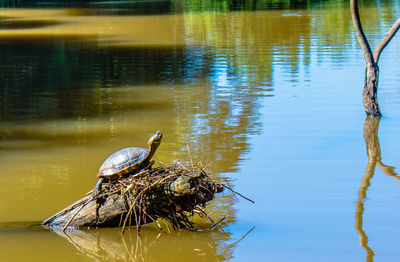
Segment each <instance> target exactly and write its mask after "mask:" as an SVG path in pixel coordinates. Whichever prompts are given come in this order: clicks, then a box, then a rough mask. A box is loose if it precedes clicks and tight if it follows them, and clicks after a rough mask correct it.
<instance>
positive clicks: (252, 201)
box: [221, 184, 256, 204]
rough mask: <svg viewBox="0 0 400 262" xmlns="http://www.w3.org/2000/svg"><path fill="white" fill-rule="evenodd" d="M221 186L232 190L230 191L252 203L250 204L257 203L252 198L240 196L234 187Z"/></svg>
mask: <svg viewBox="0 0 400 262" xmlns="http://www.w3.org/2000/svg"><path fill="white" fill-rule="evenodd" d="M221 186H223V187H225V188H227V189H228V190H230V191H232V192H233V193H235V194H237V195H239V196H241V197H242V198H244V199H246V200H248V201H250V202H251V203H253V204H254V203H256V202H255V201H253V200H251V199H250V198H248V197H245V196H244V195H242V194H240V193H239V192H237V191H235V190H233V189H232V187H230V186H227V185H224V184H221Z"/></svg>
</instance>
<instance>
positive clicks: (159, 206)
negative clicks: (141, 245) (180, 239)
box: [100, 162, 226, 230]
mask: <svg viewBox="0 0 400 262" xmlns="http://www.w3.org/2000/svg"><path fill="white" fill-rule="evenodd" d="M225 187H226V186H225V185H224V184H223V183H222V182H219V181H218V180H216V179H212V178H211V177H210V176H209V175H208V174H207V172H206V171H205V170H204V169H203V168H202V167H201V166H200V165H199V164H196V165H194V164H190V165H189V164H187V165H184V164H182V163H179V162H178V163H174V164H171V165H162V166H160V167H157V168H154V169H150V170H145V171H142V172H140V173H138V174H136V175H133V176H130V177H128V178H126V179H121V180H119V181H118V183H115V184H106V185H105V187H104V188H103V190H104V193H103V194H102V195H101V196H100V197H105V198H107V197H109V196H110V195H113V194H118V195H120V196H123V198H124V200H125V205H126V207H127V213H126V215H125V218H124V221H123V223H122V224H121V225H120V226H122V230H124V228H125V227H126V225H137V226H140V225H143V224H147V223H148V222H155V223H157V225H158V226H159V227H161V226H160V225H159V223H158V221H157V219H158V218H162V219H164V220H166V221H168V222H169V223H170V224H171V225H172V226H173V227H174V228H185V229H189V230H194V229H195V227H194V225H193V222H192V221H191V220H190V218H191V217H192V216H193V215H194V214H195V213H197V214H199V215H200V216H205V217H207V218H209V217H208V215H207V213H206V212H205V211H204V210H203V207H205V205H206V204H207V202H209V201H211V200H212V199H213V198H214V195H215V193H218V192H221V191H223V189H224V188H225ZM209 219H211V218H209ZM211 221H212V220H211Z"/></svg>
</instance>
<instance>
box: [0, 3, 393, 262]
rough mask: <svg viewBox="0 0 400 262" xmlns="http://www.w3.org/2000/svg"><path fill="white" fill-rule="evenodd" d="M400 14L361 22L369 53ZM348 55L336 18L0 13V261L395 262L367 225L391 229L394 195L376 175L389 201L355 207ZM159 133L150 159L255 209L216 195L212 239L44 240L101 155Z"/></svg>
mask: <svg viewBox="0 0 400 262" xmlns="http://www.w3.org/2000/svg"><path fill="white" fill-rule="evenodd" d="M126 2H128V1H126ZM107 4H109V3H107V2H99V3H98V5H107ZM110 4H111V3H110ZM121 4H122V3H121ZM396 10H397V9H396V8H392V5H391V4H387V5H382V6H381V7H380V9H379V10H378V9H377V8H376V7H375V6H372V5H371V6H363V14H364V15H365V16H367V17H369V18H370V19H368V20H366V21H365V28H366V29H367V30H368V31H369V32H379V33H375V34H376V35H374V36H372V39H373V42H374V41H375V42H376V41H377V39H378V40H379V38H380V35H384V32H385V30H383V29H380V28H381V27H382V28H388V27H389V26H390V23H391V21H392V20H393V18H394V17H396V15H398V11H396ZM378 11H379V12H378ZM396 12H397V13H396ZM382 13H383V14H384V15H382ZM377 21H379V23H377ZM378 29H380V30H378ZM391 45H393V46H394V49H398V46H399V45H398V43H397V44H396V42H395V40H394V42H393V43H391ZM356 46H357V43H356V42H355V40H354V37H353V35H352V29H351V20H350V17H349V13H348V12H347V9H346V7H345V6H339V7H337V8H331V9H330V8H327V9H321V10H308V9H300V10H282V11H279V10H275V11H255V12H253V11H240V12H189V13H186V14H177V13H173V14H164V15H129V14H128V15H126V14H125V15H121V16H118V15H114V14H113V13H112V12H108V11H104V10H96V9H77V8H76V9H1V10H0V47H1V50H3V51H2V52H3V53H2V59H1V61H0V67H1V70H0V76H1V77H0V83H1V88H0V95H1V97H0V109H1V110H0V116H1V121H0V159H1V160H2V162H1V163H2V164H1V165H0V184H1V187H0V254H1V257H0V258H1V259H0V260H5V261H23V260H32V261H39V260H40V261H75V260H77V261H93V260H99V261H188V260H189V261H225V260H235V259H236V260H240V261H249V260H254V261H262V260H264V259H265V260H266V261H267V260H271V261H338V260H339V261H358V260H360V259H361V260H365V258H366V259H367V261H372V260H373V259H374V258H375V257H374V254H378V255H376V258H377V259H379V258H380V257H383V260H381V261H385V262H387V261H392V260H393V252H392V253H391V251H390V250H388V249H390V248H389V247H391V245H392V244H391V243H396V240H397V238H396V236H397V235H396V233H397V232H398V231H399V230H398V229H397V228H396V227H395V226H393V224H390V226H391V227H390V228H389V229H388V228H383V229H382V230H381V231H379V230H376V228H379V229H381V228H382V227H383V226H382V225H383V223H380V222H374V221H377V220H375V219H374V218H376V217H378V218H379V215H378V214H381V213H382V214H388V213H390V212H392V213H390V214H391V215H393V217H398V213H396V212H394V211H393V210H392V208H390V206H391V205H393V204H394V205H395V204H396V203H398V202H396V201H398V199H396V197H397V195H396V192H397V191H395V190H398V189H397V188H396V189H393V187H394V186H396V183H395V182H396V181H394V182H393V181H392V180H393V179H392V178H391V177H390V182H386V181H381V180H379V179H382V176H375V177H374V179H378V185H380V186H381V187H380V188H385V189H386V190H387V192H383V193H382V192H379V193H382V194H381V195H379V196H381V197H382V198H384V199H385V200H387V201H386V202H385V203H384V204H383V205H382V206H383V207H384V208H381V209H378V211H377V210H376V209H373V208H376V206H377V204H376V202H374V201H375V200H376V199H377V193H375V192H368V196H369V197H371V199H372V201H371V203H369V202H366V203H367V204H366V205H364V204H365V203H364V201H365V199H366V195H367V193H366V191H367V188H371V187H368V186H369V184H368V183H369V182H370V180H371V178H372V175H373V173H374V170H372V171H371V170H370V169H371V166H372V164H369V165H368V167H367V170H365V163H367V161H368V159H367V157H366V153H365V144H364V143H365V142H366V143H367V148H368V143H369V142H368V141H367V138H366V139H365V141H364V140H363V138H362V131H360V130H362V125H363V124H364V123H363V121H364V116H363V114H362V113H363V112H362V107H361V104H357V103H358V102H359V99H360V94H359V93H360V92H359V90H360V89H361V87H362V78H363V71H362V70H363V64H362V56H360V54H359V52H358V51H357V50H358V49H357V48H356ZM390 50H391V49H389V50H387V52H392V54H393V53H394V52H393V50H392V51H390ZM385 52H386V50H385ZM382 59H385V57H382ZM386 59H389V60H387V62H386V64H388V65H389V66H388V67H391V68H386V69H382V72H389V73H392V74H391V75H390V76H386V78H385V77H384V76H383V77H382V80H381V81H382V82H381V84H382V86H385V87H386V89H383V91H382V93H380V95H382V96H380V99H381V98H382V100H381V101H383V104H382V109H383V111H384V112H386V113H387V114H388V115H390V116H391V117H392V119H395V120H398V119H397V118H396V114H395V113H393V112H396V109H397V108H398V105H399V102H398V101H397V100H396V99H397V98H398V91H397V88H396V84H397V83H399V82H400V80H399V79H398V77H397V75H398V74H397V75H396V74H395V68H396V67H397V64H396V62H397V60H398V59H397V58H396V56H394V55H392V56H389V58H386ZM384 65H385V63H382V66H383V67H384ZM326 72H328V73H326ZM338 72H339V73H338ZM360 79H361V80H360ZM385 79H389V80H385ZM385 81H386V82H385ZM337 88H339V89H337ZM338 94H343V96H340V95H338ZM385 94H386V95H385ZM385 102H386V103H385ZM338 105H339V106H338ZM388 105H390V106H388ZM338 107H339V109H337V108H338ZM388 119H389V120H385V119H384V120H383V122H385V121H386V123H381V126H382V125H383V126H384V127H385V126H386V127H387V126H388V125H389V124H390V125H392V126H393V127H392V129H390V131H389V132H387V133H389V135H386V136H385V138H386V139H388V140H389V141H390V142H391V143H390V144H393V145H395V144H396V143H397V140H396V136H395V135H391V134H392V133H396V132H395V131H396V127H397V124H396V121H394V120H390V118H388ZM385 124H386V125H385ZM155 130H162V131H163V133H164V140H163V142H162V145H161V147H160V148H159V149H158V151H157V153H156V155H155V157H154V158H155V159H156V160H159V161H164V162H171V161H174V160H176V159H181V160H183V161H187V160H188V153H187V145H189V147H190V150H191V155H192V156H193V158H194V159H193V160H194V161H202V162H204V163H209V164H210V170H211V171H212V172H213V173H214V175H221V176H225V175H227V176H228V177H229V179H230V180H231V181H232V183H233V184H235V185H237V187H238V188H239V189H240V191H241V192H242V193H244V194H245V195H249V197H251V198H254V199H255V200H256V205H250V204H249V203H247V202H246V203H245V202H240V201H238V200H237V199H235V198H234V197H232V196H231V195H230V194H227V193H226V194H223V195H221V196H219V197H218V198H217V200H216V201H215V202H214V203H213V204H212V205H211V206H210V208H209V211H211V212H212V213H211V214H212V216H213V217H215V218H221V217H223V216H225V215H227V216H228V218H227V219H226V221H224V223H223V224H222V225H221V226H222V228H217V229H215V230H212V231H208V230H205V231H201V232H186V231H168V229H166V230H165V231H159V230H158V229H157V228H156V227H154V226H153V225H149V226H146V227H144V228H143V229H142V230H141V232H140V235H138V234H137V231H136V229H135V228H131V229H130V230H128V231H127V232H126V234H125V235H124V236H123V237H121V235H120V231H119V229H99V230H83V231H77V232H67V233H66V234H56V233H52V232H48V231H46V230H44V229H42V228H41V227H40V225H39V222H40V221H41V220H42V219H44V218H46V217H48V216H49V215H51V214H53V213H55V212H57V211H58V210H60V209H61V208H63V207H65V206H66V205H68V204H70V203H71V202H73V201H75V200H76V199H78V198H80V197H82V196H83V195H84V194H85V193H86V192H88V191H89V190H91V189H92V188H93V185H94V183H95V182H96V177H95V174H96V173H97V169H98V167H99V166H100V164H101V163H102V161H103V160H104V159H105V158H106V157H107V156H108V155H109V154H111V153H112V152H114V151H116V150H118V149H120V148H123V147H127V146H141V147H145V146H146V141H147V138H148V137H149V136H150V135H151V134H152V133H153V132H154V131H155ZM384 130H385V129H384ZM374 132H375V133H377V127H376V129H375V131H372V134H374ZM387 133H386V134H387ZM384 134H385V133H384ZM381 141H382V139H381ZM383 141H385V140H383ZM382 148H385V149H386V150H387V151H385V152H387V153H386V154H388V155H396V150H395V149H393V148H391V147H390V146H387V145H385V144H383V146H382ZM368 152H369V153H368V158H369V160H370V161H372V162H374V161H375V160H377V159H378V158H379V157H378V158H376V157H372V158H371V155H370V151H368ZM379 153H380V149H379ZM371 159H372V160H371ZM374 159H375V160H374ZM386 159H387V158H385V161H386ZM387 161H388V163H390V164H391V165H394V166H395V165H396V164H398V162H396V161H395V160H394V159H393V158H391V159H390V158H389V159H388V160H387ZM368 163H369V162H368ZM385 163H386V162H385ZM375 164H378V165H380V161H375V162H374V163H373V166H375ZM382 166H383V164H382ZM384 167H387V168H389V169H390V167H388V166H384ZM386 171H387V170H386ZM386 171H383V172H384V173H387V174H391V176H394V177H396V174H395V173H393V172H392V171H393V170H391V169H390V170H389V171H390V172H389V171H388V172H386ZM375 172H377V171H375ZM364 174H365V176H364ZM363 176H364V178H363V180H362V181H361V187H360V189H358V187H359V186H360V180H361V178H362V177H363ZM377 188H378V187H377ZM358 190H359V191H358ZM382 190H383V189H382ZM357 194H358V198H357ZM378 199H379V198H378ZM379 203H380V204H382V203H381V202H379ZM236 207H238V208H237V209H236ZM368 208H370V209H369V210H373V211H371V212H370V213H368V212H366V210H368ZM382 210H383V211H382ZM394 220H395V219H394ZM27 221H28V222H27ZM29 221H33V222H29ZM363 221H368V222H369V223H370V224H367V225H365V224H364V225H363V223H362V222H363ZM199 223H200V227H201V228H207V225H208V224H207V223H208V222H206V221H203V220H199ZM385 223H386V222H385ZM387 223H390V221H387ZM385 225H386V224H385ZM253 226H255V229H254V230H253V231H251V232H250V233H249V234H248V235H247V236H246V237H245V238H244V239H243V240H241V241H240V242H237V241H239V240H240V239H241V237H242V236H244V235H245V233H246V232H248V231H249V230H250V229H251V228H253ZM367 226H369V227H367ZM354 227H355V228H356V230H354ZM388 227H389V226H388ZM377 231H378V232H377ZM367 236H368V237H369V238H370V239H372V240H374V241H375V242H373V241H368V237H367ZM382 236H385V237H386V236H390V239H391V240H392V241H390V243H385V244H382V242H383V241H379V240H381V238H382ZM359 239H360V241H359ZM359 244H361V247H360V245H359ZM363 248H364V249H363ZM364 250H365V251H364ZM388 258H389V259H388Z"/></svg>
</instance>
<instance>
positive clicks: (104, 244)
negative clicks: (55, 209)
mask: <svg viewBox="0 0 400 262" xmlns="http://www.w3.org/2000/svg"><path fill="white" fill-rule="evenodd" d="M253 229H254V228H252V229H250V230H249V231H248V232H247V233H246V234H245V235H243V237H242V238H241V239H239V240H238V241H236V242H233V243H231V244H227V242H229V240H231V233H229V232H224V231H223V230H207V231H202V232H190V231H172V232H165V231H159V230H158V229H156V228H147V230H145V232H141V233H140V234H139V233H138V231H137V230H136V229H134V230H128V231H126V232H125V234H124V235H120V232H119V231H118V230H113V229H102V230H77V231H68V232H65V233H63V232H57V234H58V235H59V236H61V237H63V238H65V239H66V240H68V242H70V243H71V244H72V245H73V246H74V247H75V248H76V249H77V250H79V251H80V252H81V253H83V254H84V255H86V256H88V257H90V258H91V259H94V260H95V261H181V260H182V258H185V259H187V260H190V261H227V260H229V259H231V258H232V257H233V255H232V254H233V250H234V249H235V247H236V245H237V244H238V242H240V241H241V240H242V239H243V238H244V237H245V236H246V235H247V234H249V233H250V232H251V231H252V230H253ZM166 258H167V259H166Z"/></svg>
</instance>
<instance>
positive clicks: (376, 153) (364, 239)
mask: <svg viewBox="0 0 400 262" xmlns="http://www.w3.org/2000/svg"><path fill="white" fill-rule="evenodd" d="M379 123H380V119H376V118H372V117H367V118H366V119H365V123H364V139H365V144H366V148H367V155H368V164H367V167H366V170H365V175H364V176H363V178H362V179H361V186H360V188H359V189H358V199H357V203H356V215H355V229H356V231H357V233H358V236H359V239H360V246H361V247H362V248H364V249H365V251H366V261H367V262H373V261H374V255H375V253H374V251H373V250H372V248H371V247H370V246H369V245H368V236H367V233H366V231H365V230H364V228H363V215H364V210H365V206H364V200H365V199H366V197H367V190H368V188H369V186H370V185H371V179H372V177H373V176H374V173H375V167H376V166H378V167H380V168H381V170H382V172H383V173H384V174H386V175H388V176H391V177H393V178H394V179H396V180H400V177H399V176H398V175H397V173H396V172H394V167H392V166H388V165H385V164H383V163H382V158H381V148H380V145H379V137H378V128H379Z"/></svg>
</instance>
